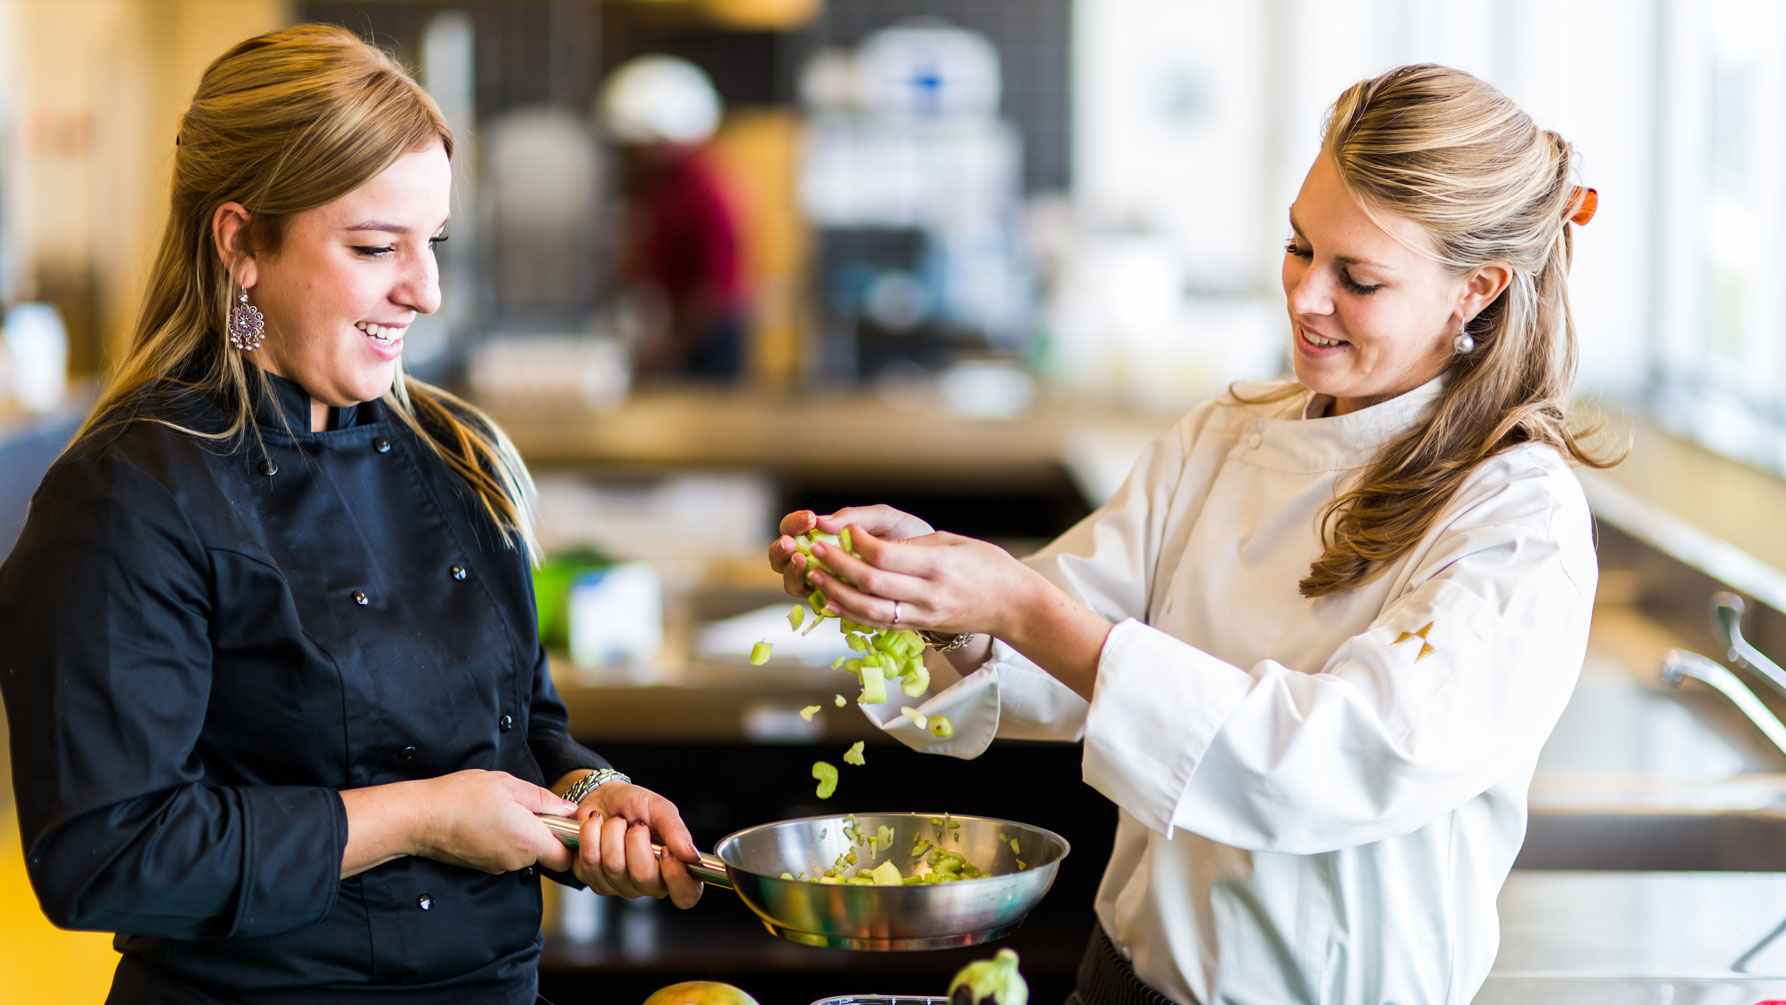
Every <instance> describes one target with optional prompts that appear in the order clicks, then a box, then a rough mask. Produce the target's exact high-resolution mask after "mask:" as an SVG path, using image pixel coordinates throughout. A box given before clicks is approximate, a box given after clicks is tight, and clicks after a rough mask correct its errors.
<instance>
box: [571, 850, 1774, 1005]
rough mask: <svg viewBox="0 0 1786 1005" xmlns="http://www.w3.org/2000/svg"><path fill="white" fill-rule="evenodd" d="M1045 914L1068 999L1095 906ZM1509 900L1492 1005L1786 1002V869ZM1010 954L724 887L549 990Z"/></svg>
mask: <svg viewBox="0 0 1786 1005" xmlns="http://www.w3.org/2000/svg"><path fill="white" fill-rule="evenodd" d="M1044 906H1045V908H1046V910H1045V911H1044V912H1038V915H1037V916H1036V917H1034V918H1032V919H1031V920H1030V922H1028V923H1026V924H1025V925H1024V926H1023V927H1022V928H1019V929H1018V930H1017V932H1016V933H1014V934H1013V935H1012V937H1011V938H1010V939H1008V940H1005V941H1004V942H1003V943H1000V945H1010V946H1012V947H1013V948H1015V949H1017V951H1018V953H1019V955H1021V956H1022V957H1023V959H1024V960H1025V964H1024V970H1025V973H1026V975H1027V976H1028V977H1029V979H1030V982H1031V990H1032V993H1033V995H1034V996H1035V997H1036V998H1037V1000H1038V1001H1055V1000H1058V998H1059V997H1060V996H1063V995H1064V993H1065V990H1064V989H1065V988H1066V987H1068V986H1070V982H1071V974H1072V968H1073V965H1074V964H1076V962H1077V961H1078V958H1079V954H1080V952H1081V951H1082V950H1083V948H1084V940H1085V937H1086V933H1087V932H1088V931H1089V928H1087V927H1086V926H1087V925H1089V921H1087V920H1086V914H1087V913H1088V909H1082V908H1081V907H1080V906H1078V905H1070V904H1065V903H1060V902H1058V899H1057V898H1054V897H1053V895H1050V900H1049V901H1045V902H1044ZM1499 906H1500V912H1501V946H1500V953H1499V955H1498V956H1497V958H1496V960H1495V966H1494V970H1493V972H1492V974H1491V976H1490V977H1489V979H1488V981H1487V982H1486V984H1485V985H1484V986H1483V988H1482V991H1481V993H1480V994H1479V995H1478V996H1477V997H1476V999H1475V1003H1476V1005H1547V1003H1556V1005H1641V1003H1648V1002H1654V1003H1657V1005H1663V1003H1667V1005H1754V1003H1756V1002H1761V1001H1765V1000H1768V999H1786V874H1730V873H1723V874H1712V873H1649V872H1645V873H1631V872H1595V873H1571V872H1527V871H1515V872H1514V873H1513V875H1512V876H1510V877H1509V878H1508V880H1507V884H1506V886H1505V887H1503V889H1502V891H1501V897H1500V905H1499ZM1074 921H1077V922H1078V923H1077V924H1074V923H1073V922H1074ZM995 948H996V946H981V947H974V948H971V949H965V950H949V951H947V952H941V953H918V954H879V953H859V952H847V951H840V950H822V949H811V948H808V947H804V946H798V945H794V944H792V943H788V942H784V941H782V940H779V939H774V938H772V937H770V936H769V935H767V934H766V933H764V932H763V931H762V929H761V928H760V927H759V926H758V925H757V924H756V922H755V919H754V918H752V917H751V916H750V915H749V914H748V913H747V912H746V911H745V909H744V908H743V906H742V905H741V904H740V903H739V902H738V901H737V899H736V898H735V897H733V896H732V895H730V894H729V893H727V892H726V891H723V890H709V891H708V892H707V895H706V896H705V897H704V898H703V899H702V902H701V904H700V905H699V906H697V907H696V908H695V909H694V910H693V911H690V912H686V913H682V912H677V911H675V910H673V909H670V908H668V907H665V906H664V905H662V904H651V905H644V906H625V907H620V906H611V907H610V909H609V910H607V911H606V912H605V915H604V923H603V928H602V931H601V933H600V934H599V935H597V936H596V937H595V938H593V939H589V940H573V939H567V938H565V937H563V936H562V934H560V933H558V932H556V931H553V930H551V929H549V930H548V937H547V942H546V951H545V956H544V958H543V961H542V964H541V966H542V975H543V976H542V979H543V983H542V990H543V991H545V992H546V993H547V994H548V996H555V994H556V993H557V992H563V993H564V994H565V997H570V995H571V994H572V993H574V989H576V988H579V987H584V986H594V985H595V982H596V981H598V980H599V981H600V982H601V984H600V986H602V987H603V988H605V989H609V990H612V991H613V992H614V993H615V994H616V995H619V991H618V990H617V989H616V987H615V982H620V981H627V980H629V979H632V980H635V981H636V983H637V985H638V987H640V988H643V989H644V991H649V990H650V988H651V987H654V986H657V985H655V984H653V983H652V982H653V981H657V982H659V983H662V984H668V983H672V982H674V981H676V980H682V979H692V978H695V977H705V978H711V979H717V980H729V981H732V982H733V983H737V984H738V985H739V986H741V987H743V988H744V989H745V990H747V991H751V992H752V993H753V994H756V995H757V996H758V997H759V998H761V999H762V1000H764V1001H770V1000H773V1001H777V1002H781V1001H788V1002H805V1001H811V1000H816V999H817V998H819V997H822V996H825V995H832V994H862V993H882V994H892V993H900V994H916V993H932V994H934V993H939V992H940V989H941V988H942V987H944V986H945V985H946V983H947V979H948V975H950V974H952V973H953V971H954V969H955V968H956V967H958V966H960V965H961V964H962V963H963V962H966V961H968V960H971V959H976V958H979V957H982V956H986V955H989V954H990V953H991V952H992V951H994V949H995ZM839 974H845V975H847V976H838V975H839ZM598 975H599V976H598ZM584 982H588V983H587V984H585V983H584ZM766 995H767V997H765V996H766ZM777 995H780V997H777ZM640 996H641V997H642V993H641V995H640ZM560 1000H561V999H560ZM616 1000H619V999H618V998H617V999H616Z"/></svg>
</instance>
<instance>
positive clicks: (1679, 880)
mask: <svg viewBox="0 0 1786 1005" xmlns="http://www.w3.org/2000/svg"><path fill="white" fill-rule="evenodd" d="M1500 909H1501V951H1500V955H1499V956H1497V957H1496V959H1495V967H1494V973H1493V976H1492V977H1491V978H1490V980H1489V982H1488V984H1487V985H1486V986H1485V987H1484V988H1483V990H1482V993H1481V995H1479V996H1478V997H1477V998H1476V1005H1515V1003H1518V1005H1530V1003H1540V1002H1559V1003H1561V1002H1568V1003H1570V1005H1638V1003H1647V1002H1654V1003H1658V1005H1661V1003H1668V1005H1713V1003H1716V1005H1725V1003H1729V1005H1739V1003H1740V1005H1754V1003H1756V1002H1759V1001H1763V1000H1766V999H1770V998H1777V999H1786V874H1782V873H1703V872H1695V873H1670V872H1582V873H1577V872H1529V871H1516V872H1514V874H1513V875H1512V877H1510V878H1509V879H1508V880H1507V885H1506V886H1505V887H1504V888H1503V889H1502V891H1501V899H1500Z"/></svg>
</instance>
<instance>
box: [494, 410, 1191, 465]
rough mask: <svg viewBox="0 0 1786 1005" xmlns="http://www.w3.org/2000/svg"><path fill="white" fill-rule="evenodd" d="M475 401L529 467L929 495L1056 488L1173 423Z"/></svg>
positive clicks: (1156, 417)
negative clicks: (991, 487) (739, 472)
mask: <svg viewBox="0 0 1786 1005" xmlns="http://www.w3.org/2000/svg"><path fill="white" fill-rule="evenodd" d="M1192 400H1193V399H1192V398H1191V397H1190V396H1187V398H1186V402H1185V407H1186V408H1188V407H1189V406H1190V404H1191V402H1192ZM479 403H480V405H482V406H483V407H484V408H485V409H486V410H488V411H489V413H490V414H491V416H492V417H493V418H494V419H495V420H496V421H497V422H498V423H499V424H501V426H502V427H503V429H504V430H506V431H507V432H508V434H509V436H510V437H511V438H512V439H513V440H514V441H515V444H516V446H517V447H518V448H519V449H520V451H521V454H522V456H524V457H526V458H527V460H528V462H529V463H530V464H534V465H541V466H552V465H604V466H611V467H618V468H684V469H686V468H709V469H711V468H719V469H725V468H746V469H751V470H760V471H769V472H775V473H782V474H799V475H810V474H822V475H823V476H825V477H826V478H830V479H840V478H852V477H863V476H867V477H872V478H874V479H876V480H877V481H881V482H885V481H888V480H894V479H907V480H912V481H922V482H926V483H931V484H935V483H936V482H938V481H945V482H974V483H984V482H986V481H989V480H997V481H999V482H1002V483H1005V484H1009V483H1011V482H1012V481H1014V480H1015V481H1032V480H1036V479H1038V478H1051V477H1057V476H1058V474H1059V472H1060V470H1061V468H1062V466H1063V465H1064V464H1065V463H1066V462H1067V460H1068V458H1069V457H1071V456H1072V455H1073V454H1074V453H1075V452H1076V451H1083V450H1085V448H1086V445H1087V444H1088V443H1090V442H1093V441H1096V442H1102V443H1109V444H1115V445H1116V449H1117V450H1118V451H1122V450H1127V451H1128V455H1127V456H1128V458H1132V457H1133V456H1134V454H1135V453H1137V452H1139V450H1140V449H1141V447H1142V445H1144V444H1145V443H1146V442H1147V440H1148V439H1149V438H1151V437H1153V436H1155V435H1157V434H1158V433H1159V432H1160V431H1161V430H1163V429H1165V428H1167V427H1168V426H1169V425H1171V423H1172V421H1173V420H1174V419H1175V418H1177V417H1178V415H1180V414H1182V410H1176V411H1175V410H1161V409H1148V408H1139V407H1132V406H1128V405H1125V404H1122V403H1117V402H1111V401H1108V400H1093V399H1088V398H1079V397H1074V396H1071V395H1063V394H1053V393H1044V394H1043V395H1042V396H1041V397H1039V398H1038V399H1037V400H1036V402H1035V403H1034V404H1033V405H1032V406H1031V407H1030V408H1028V409H1026V410H1025V411H1024V412H1022V413H1021V414H1018V415H1015V416H1010V417H1000V418H979V417H974V416H968V415H961V414H956V413H952V412H950V411H948V410H947V409H946V408H945V407H944V403H943V402H942V401H941V400H940V399H939V397H938V395H937V393H936V392H935V391H934V390H932V389H930V388H928V387H914V388H911V389H908V390H900V391H877V390H868V389H862V390H852V391H848V392H843V391H833V390H825V391H802V392H775V391H765V390H757V389H738V390H701V389H690V388H663V389H659V390H647V391H642V392H640V393H638V394H635V395H634V396H632V397H631V398H629V399H627V400H626V401H625V402H624V403H622V404H621V405H620V406H618V407H616V408H613V409H597V408H592V407H589V406H587V405H584V404H581V403H578V402H575V401H567V400H565V399H564V398H561V397H550V398H533V399H528V400H521V399H506V398H505V399H489V398H485V399H480V402H479Z"/></svg>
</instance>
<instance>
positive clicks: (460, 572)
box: [447, 565, 465, 583]
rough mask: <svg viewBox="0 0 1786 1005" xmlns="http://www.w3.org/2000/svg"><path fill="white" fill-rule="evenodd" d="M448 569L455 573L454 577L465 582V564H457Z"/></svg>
mask: <svg viewBox="0 0 1786 1005" xmlns="http://www.w3.org/2000/svg"><path fill="white" fill-rule="evenodd" d="M447 571H448V572H450V573H452V574H453V578H454V579H457V580H458V581H459V582H461V583H463V582H465V566H463V565H455V566H453V567H452V568H451V569H448V570H447Z"/></svg>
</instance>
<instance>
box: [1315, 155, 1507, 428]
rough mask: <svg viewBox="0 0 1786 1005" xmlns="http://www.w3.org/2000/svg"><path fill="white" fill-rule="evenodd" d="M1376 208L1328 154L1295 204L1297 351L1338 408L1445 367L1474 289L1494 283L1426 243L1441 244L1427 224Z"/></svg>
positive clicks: (1411, 384)
mask: <svg viewBox="0 0 1786 1005" xmlns="http://www.w3.org/2000/svg"><path fill="white" fill-rule="evenodd" d="M1374 215H1375V219H1374V220H1373V219H1372V217H1371V216H1370V215H1367V214H1366V213H1365V212H1364V209H1363V207H1361V206H1360V205H1359V204H1358V201H1357V200H1356V199H1355V198H1353V196H1352V194H1351V193H1350V192H1349V191H1347V190H1346V187H1345V185H1344V184H1343V183H1342V182H1341V180H1340V175H1339V170H1338V168H1337V167H1336V166H1335V165H1334V163H1333V161H1332V159H1331V158H1329V157H1328V156H1326V155H1325V154H1323V155H1322V156H1320V157H1318V158H1316V160H1315V164H1314V167H1312V168H1310V169H1309V173H1308V177H1307V178H1305V179H1304V180H1303V183H1302V189H1301V191H1299V192H1298V193H1297V195H1296V201H1295V202H1294V203H1293V204H1291V206H1290V231H1291V234H1290V240H1289V242H1288V243H1287V244H1286V245H1285V248H1284V267H1283V281H1284V306H1285V308H1286V309H1287V310H1288V312H1289V315H1290V341H1291V355H1292V358H1293V360H1294V366H1295V370H1296V378H1297V379H1298V380H1299V381H1301V382H1302V383H1303V384H1304V385H1306V386H1307V387H1309V388H1310V389H1311V390H1314V391H1315V392H1317V393H1319V394H1325V395H1329V396H1331V397H1332V398H1333V399H1334V405H1333V409H1332V413H1331V414H1335V415H1343V414H1345V413H1346V412H1352V411H1356V410H1358V409H1360V408H1365V407H1368V406H1370V405H1373V404H1376V403H1377V402H1380V401H1385V400H1387V399H1389V398H1392V397H1395V396H1396V395H1398V394H1401V393H1403V392H1405V391H1409V390H1412V389H1413V388H1416V387H1419V386H1420V385H1421V384H1424V383H1426V382H1427V381H1428V380H1431V379H1432V378H1434V377H1436V376H1438V374H1439V372H1440V371H1442V370H1443V369H1444V368H1445V366H1446V365H1447V364H1448V363H1449V362H1450V360H1451V358H1452V353H1453V351H1454V350H1453V348H1452V342H1453V340H1454V338H1455V337H1456V335H1457V326H1458V322H1459V320H1460V319H1462V318H1464V317H1473V316H1474V315H1475V313H1476V311H1478V310H1480V309H1481V306H1475V309H1474V310H1470V309H1469V307H1470V306H1471V303H1472V302H1473V301H1475V300H1477V299H1479V297H1476V296H1472V295H1471V294H1472V292H1473V291H1474V290H1476V289H1477V288H1478V287H1480V292H1487V287H1486V286H1483V285H1482V281H1481V279H1480V278H1477V277H1464V276H1458V275H1455V274H1454V273H1452V272H1451V271H1449V270H1447V269H1446V268H1445V267H1444V266H1442V265H1441V264H1439V262H1437V261H1436V260H1434V258H1433V257H1429V256H1428V255H1423V254H1419V253H1417V252H1416V251H1415V250H1414V249H1415V248H1420V249H1423V250H1424V249H1430V248H1431V247H1432V243H1431V238H1430V237H1429V236H1428V235H1427V234H1426V233H1425V231H1424V230H1423V229H1422V228H1421V227H1420V225H1419V224H1417V223H1415V222H1414V221H1412V220H1409V219H1408V218H1406V217H1403V216H1400V215H1397V214H1395V213H1391V212H1387V211H1384V210H1377V211H1376V213H1375V214H1374ZM1478 271H1479V272H1480V271H1481V270H1478ZM1490 271H1496V270H1492V269H1491V270H1490ZM1489 282H1490V283H1493V280H1492V278H1491V279H1490V280H1489ZM1500 285H1504V282H1502V283H1501V284H1500ZM1494 292H1495V293H1497V294H1498V293H1499V289H1498V288H1497V289H1495V290H1494ZM1489 299H1490V300H1492V297H1490V298H1489ZM1488 302H1489V301H1488V300H1483V301H1481V303H1482V305H1486V303H1488ZM1460 312H1463V313H1460Z"/></svg>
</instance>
